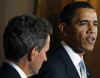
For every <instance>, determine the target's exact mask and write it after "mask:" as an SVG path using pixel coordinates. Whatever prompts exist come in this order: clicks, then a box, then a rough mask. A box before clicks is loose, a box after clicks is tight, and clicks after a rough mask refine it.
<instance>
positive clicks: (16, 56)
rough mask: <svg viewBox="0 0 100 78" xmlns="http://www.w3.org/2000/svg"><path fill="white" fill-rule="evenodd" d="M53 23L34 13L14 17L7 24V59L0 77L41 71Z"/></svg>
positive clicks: (24, 77)
mask: <svg viewBox="0 0 100 78" xmlns="http://www.w3.org/2000/svg"><path fill="white" fill-rule="evenodd" d="M51 34H52V27H51V25H50V24H49V23H48V21H46V20H45V19H42V18H40V17H37V16H33V15H21V16H16V17H14V18H12V19H11V20H10V21H9V22H8V25H7V26H6V29H5V32H4V35H3V39H4V54H5V60H4V63H3V64H2V66H1V67H0V78H27V77H29V76H31V75H35V74H37V73H38V72H39V69H40V67H41V65H42V63H43V62H44V61H46V60H47V58H46V53H47V51H48V49H49V43H50V35H51Z"/></svg>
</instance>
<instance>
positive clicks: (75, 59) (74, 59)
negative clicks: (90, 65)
mask: <svg viewBox="0 0 100 78" xmlns="http://www.w3.org/2000/svg"><path fill="white" fill-rule="evenodd" d="M61 44H62V45H63V47H64V48H65V50H66V51H67V53H68V55H69V56H70V58H71V60H72V62H73V63H74V65H75V66H76V67H77V66H78V65H79V63H80V61H81V60H82V59H83V57H80V56H79V54H77V53H76V52H75V51H74V50H73V49H72V48H71V47H70V46H68V45H67V44H66V43H65V42H64V41H62V42H61Z"/></svg>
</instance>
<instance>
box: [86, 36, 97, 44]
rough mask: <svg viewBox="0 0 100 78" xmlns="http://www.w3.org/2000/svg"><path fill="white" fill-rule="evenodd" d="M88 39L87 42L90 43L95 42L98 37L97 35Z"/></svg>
mask: <svg viewBox="0 0 100 78" xmlns="http://www.w3.org/2000/svg"><path fill="white" fill-rule="evenodd" d="M86 40H87V42H88V43H89V44H94V43H95V41H96V38H95V37H87V38H86Z"/></svg>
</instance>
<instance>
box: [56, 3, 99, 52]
mask: <svg viewBox="0 0 100 78" xmlns="http://www.w3.org/2000/svg"><path fill="white" fill-rule="evenodd" d="M59 17H60V24H59V26H58V27H59V30H60V32H61V33H62V34H63V37H62V39H63V40H64V41H65V42H66V43H67V44H68V45H70V46H71V47H72V48H74V49H76V51H78V52H82V51H84V50H86V51H92V50H93V48H94V44H95V41H96V38H97V32H98V27H97V26H98V19H97V18H98V17H97V14H96V10H95V9H94V8H93V6H92V5H91V4H89V3H88V2H83V1H81V2H80V1H77V2H72V3H69V4H68V5H66V6H65V7H64V9H63V10H62V11H61V13H60V15H59Z"/></svg>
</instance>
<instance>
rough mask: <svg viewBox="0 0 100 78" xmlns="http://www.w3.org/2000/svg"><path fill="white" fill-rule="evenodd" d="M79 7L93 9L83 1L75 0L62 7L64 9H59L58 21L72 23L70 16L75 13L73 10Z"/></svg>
mask: <svg viewBox="0 0 100 78" xmlns="http://www.w3.org/2000/svg"><path fill="white" fill-rule="evenodd" d="M79 8H91V9H94V7H93V6H92V5H91V4H89V3H88V2H85V1H76V2H71V3H69V4H68V5H66V6H65V7H64V9H63V10H62V11H61V13H60V15H59V19H60V22H65V23H67V24H71V23H72V18H73V16H74V15H75V12H76V10H77V9H79Z"/></svg>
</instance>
